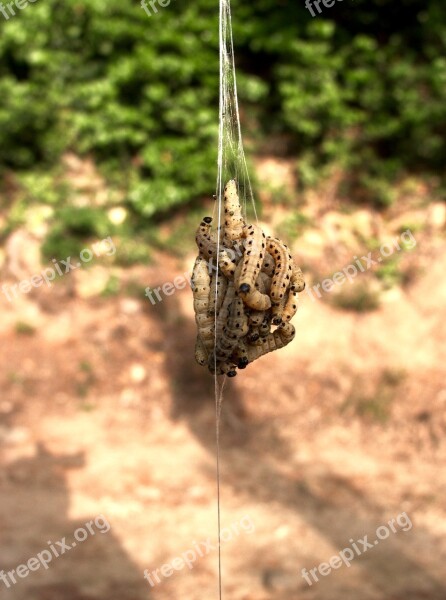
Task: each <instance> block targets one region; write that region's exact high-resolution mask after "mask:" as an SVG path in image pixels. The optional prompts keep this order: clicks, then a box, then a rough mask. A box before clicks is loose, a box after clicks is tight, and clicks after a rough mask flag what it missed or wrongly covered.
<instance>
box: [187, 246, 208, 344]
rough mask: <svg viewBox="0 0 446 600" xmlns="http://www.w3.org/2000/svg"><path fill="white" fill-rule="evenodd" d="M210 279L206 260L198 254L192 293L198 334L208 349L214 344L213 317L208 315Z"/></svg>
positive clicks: (192, 281) (193, 274)
mask: <svg viewBox="0 0 446 600" xmlns="http://www.w3.org/2000/svg"><path fill="white" fill-rule="evenodd" d="M210 280H211V278H210V276H209V271H208V265H207V262H206V261H205V260H204V258H203V257H201V256H198V257H197V259H196V261H195V264H194V269H193V272H192V278H191V283H192V293H193V299H194V310H195V321H196V323H197V328H198V336H199V338H200V339H201V340H202V342H203V345H204V347H205V348H206V349H207V350H208V351H209V350H211V349H212V346H213V345H214V335H213V334H214V332H213V329H212V324H213V319H212V317H210V316H209V315H208V306H209V290H210Z"/></svg>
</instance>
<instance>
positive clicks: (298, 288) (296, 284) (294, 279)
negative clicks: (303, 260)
mask: <svg viewBox="0 0 446 600" xmlns="http://www.w3.org/2000/svg"><path fill="white" fill-rule="evenodd" d="M291 270H292V275H291V289H292V290H293V291H295V292H303V291H304V289H305V280H304V275H303V273H302V271H301V270H300V268H299V267H298V266H297V265H296V264H295V263H294V260H292V261H291Z"/></svg>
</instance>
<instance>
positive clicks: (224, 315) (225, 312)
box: [216, 281, 235, 339]
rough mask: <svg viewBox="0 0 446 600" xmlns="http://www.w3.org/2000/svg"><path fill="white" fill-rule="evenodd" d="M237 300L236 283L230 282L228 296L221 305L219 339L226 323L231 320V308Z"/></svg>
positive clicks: (218, 324) (227, 290)
mask: <svg viewBox="0 0 446 600" xmlns="http://www.w3.org/2000/svg"><path fill="white" fill-rule="evenodd" d="M234 298H235V287H234V282H233V281H230V282H229V283H228V287H227V288H226V295H225V297H224V298H223V302H222V304H221V307H220V310H219V312H218V316H217V331H216V333H217V339H218V338H219V337H220V335H221V332H222V331H223V327H224V325H225V323H226V321H227V320H228V318H229V307H230V306H231V304H232V301H233V300H234Z"/></svg>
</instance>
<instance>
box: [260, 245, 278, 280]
mask: <svg viewBox="0 0 446 600" xmlns="http://www.w3.org/2000/svg"><path fill="white" fill-rule="evenodd" d="M275 265H276V263H275V262H274V258H273V257H272V256H271V254H270V253H269V252H268V251H267V252H265V260H264V261H263V265H262V269H261V273H266V274H267V275H269V276H270V277H272V276H273V274H274V267H275Z"/></svg>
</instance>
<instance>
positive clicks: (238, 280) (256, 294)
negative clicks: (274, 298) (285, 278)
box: [234, 261, 271, 311]
mask: <svg viewBox="0 0 446 600" xmlns="http://www.w3.org/2000/svg"><path fill="white" fill-rule="evenodd" d="M257 264H259V263H257ZM244 268H245V262H244V261H243V262H242V261H240V263H239V264H238V265H237V268H236V270H235V273H234V281H235V285H236V288H237V289H238V290H239V291H238V295H239V296H240V298H242V299H243V302H244V303H245V304H246V306H248V307H249V308H252V309H253V310H260V311H265V310H268V308H270V306H271V298H270V297H269V296H268V295H267V294H265V293H264V290H265V286H264V285H263V280H262V279H260V280H259V281H256V280H254V282H253V284H252V285H250V287H249V291H247V292H245V291H242V288H243V286H244V285H245V284H243V272H244ZM259 275H260V273H259V272H258V271H257V276H259ZM243 289H245V288H243ZM261 290H262V291H261Z"/></svg>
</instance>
